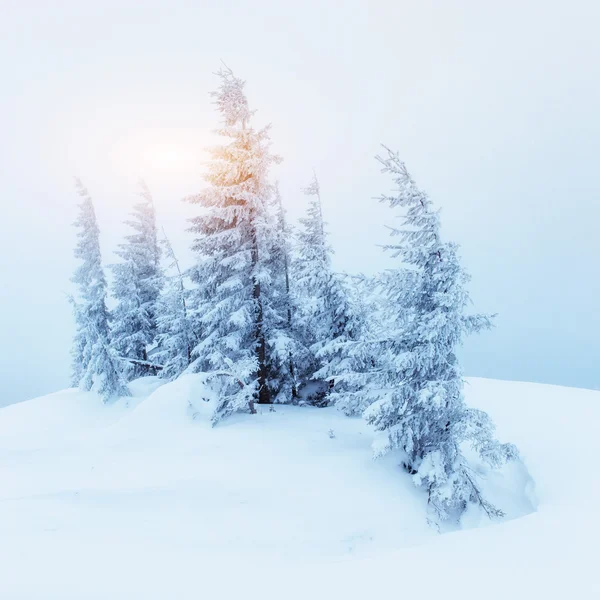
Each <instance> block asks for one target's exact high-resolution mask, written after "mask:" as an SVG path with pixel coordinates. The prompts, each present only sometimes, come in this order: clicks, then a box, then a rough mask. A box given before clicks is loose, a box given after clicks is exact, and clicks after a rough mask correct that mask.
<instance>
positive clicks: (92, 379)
mask: <svg viewBox="0 0 600 600" xmlns="http://www.w3.org/2000/svg"><path fill="white" fill-rule="evenodd" d="M75 183H76V189H77V193H78V194H79V196H80V197H81V202H80V203H79V216H78V218H77V220H76V221H75V223H74V225H75V227H77V228H79V231H78V233H77V237H78V238H79V239H78V242H77V246H76V247H75V258H77V259H79V260H81V264H80V265H79V267H78V268H77V270H76V271H75V275H74V276H73V278H72V281H73V283H75V284H76V285H77V287H78V293H77V297H76V298H75V299H73V301H72V302H73V307H74V313H75V324H76V333H75V339H74V343H73V349H72V360H73V383H74V384H76V385H79V386H80V387H81V388H82V389H84V390H86V391H88V390H91V389H94V390H96V391H97V392H98V393H99V394H100V395H101V396H102V397H103V398H104V401H105V402H106V401H108V400H110V399H111V398H113V397H115V396H128V395H129V391H128V390H127V387H126V385H125V384H124V382H123V379H122V375H121V364H120V361H119V358H118V356H117V354H116V353H115V351H114V349H113V348H112V347H111V339H110V327H109V313H108V310H107V308H106V288H107V286H106V278H105V276H104V270H103V268H102V259H101V254H100V230H99V229H98V223H97V221H96V213H95V211H94V205H93V203H92V199H91V197H90V195H89V194H88V192H87V190H86V189H85V187H84V186H83V185H82V183H81V181H79V180H78V179H76V180H75Z"/></svg>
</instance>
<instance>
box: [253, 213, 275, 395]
mask: <svg viewBox="0 0 600 600" xmlns="http://www.w3.org/2000/svg"><path fill="white" fill-rule="evenodd" d="M258 258H259V257H258V240H257V239H256V229H255V227H254V224H253V225H252V270H253V271H254V269H255V268H256V267H257V265H258ZM252 295H253V297H254V302H255V304H256V307H255V310H256V330H255V332H256V333H255V335H256V358H257V359H258V373H257V374H258V403H259V404H271V393H270V392H269V386H268V385H267V379H268V369H267V343H266V340H265V334H264V331H263V305H262V297H261V295H260V282H259V281H257V280H256V277H255V275H253V294H252Z"/></svg>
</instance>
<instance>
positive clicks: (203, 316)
mask: <svg viewBox="0 0 600 600" xmlns="http://www.w3.org/2000/svg"><path fill="white" fill-rule="evenodd" d="M218 76H219V77H220V80H221V83H220V87H219V89H218V91H216V92H214V93H213V97H214V99H215V104H216V106H217V110H218V111H219V113H220V115H221V118H222V126H221V127H220V129H219V130H218V133H219V134H220V135H221V136H222V137H224V138H225V139H226V140H227V143H225V144H224V145H222V146H219V147H217V148H214V149H213V150H212V158H213V160H212V163H211V165H210V167H209V173H208V175H207V176H206V179H207V181H208V183H209V184H210V185H209V187H207V188H206V189H205V190H203V191H202V192H200V193H199V194H197V195H195V196H191V197H189V198H188V201H190V202H192V203H197V204H200V205H201V206H202V207H203V212H202V214H201V215H199V216H197V217H195V218H193V219H192V227H191V231H192V232H194V233H195V234H196V235H197V238H196V240H195V243H194V246H193V248H194V250H195V251H196V252H197V253H198V265H197V267H196V268H194V269H193V270H192V271H191V275H192V277H193V280H194V283H195V284H196V285H197V290H196V293H195V298H194V306H195V310H197V311H198V314H199V317H200V325H201V327H202V332H203V337H202V339H201V341H200V342H199V343H198V344H197V345H196V347H195V348H194V351H193V358H194V363H193V368H194V370H196V371H203V372H209V373H223V377H222V378H221V380H222V381H226V380H227V376H228V374H229V375H231V377H230V378H229V379H230V381H231V382H232V383H231V385H230V386H229V389H227V390H222V391H221V396H220V397H221V401H220V404H219V406H218V407H217V409H216V413H215V417H214V422H215V423H216V422H217V421H218V420H219V419H220V418H222V417H223V416H226V415H228V414H230V413H231V412H233V411H235V410H238V409H242V408H245V407H247V406H248V405H249V406H250V409H251V410H254V408H253V407H254V400H255V399H257V400H258V402H259V403H262V404H266V403H270V402H271V394H270V389H269V387H270V386H269V356H268V340H267V333H268V331H267V323H266V318H267V316H270V314H269V313H270V311H271V309H272V307H271V306H270V305H269V302H270V299H269V294H268V291H269V286H270V284H271V273H270V269H269V268H268V266H269V260H270V256H269V250H270V249H271V248H272V237H273V231H272V219H271V215H270V212H269V203H270V199H271V197H272V194H273V186H272V184H270V183H269V180H268V172H269V168H270V167H271V165H273V164H275V163H277V162H279V160H280V159H279V158H278V157H277V156H275V155H273V154H271V153H270V150H269V146H270V141H269V128H268V127H266V128H264V129H261V130H255V129H254V128H253V127H251V125H250V119H251V117H252V115H253V111H251V110H250V109H249V107H248V101H247V99H246V96H245V93H244V89H243V88H244V82H243V81H242V80H240V79H239V78H237V77H235V76H234V75H233V73H232V72H231V70H230V69H229V68H226V67H224V68H222V69H221V70H220V71H219V73H218ZM239 384H241V385H239Z"/></svg>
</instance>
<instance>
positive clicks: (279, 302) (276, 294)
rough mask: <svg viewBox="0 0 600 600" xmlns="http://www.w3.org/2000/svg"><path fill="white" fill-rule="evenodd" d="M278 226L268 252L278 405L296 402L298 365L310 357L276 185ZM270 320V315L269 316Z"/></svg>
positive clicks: (287, 228)
mask: <svg viewBox="0 0 600 600" xmlns="http://www.w3.org/2000/svg"><path fill="white" fill-rule="evenodd" d="M273 213H274V214H275V223H274V226H273V235H272V236H271V249H270V251H269V255H270V261H269V270H270V272H271V284H270V292H271V293H270V296H271V306H272V309H273V310H272V315H271V318H267V319H266V321H267V323H268V324H269V325H270V327H269V333H268V335H267V338H268V340H269V347H270V358H271V366H270V387H271V389H272V391H273V394H274V395H275V397H276V398H277V399H276V401H277V402H282V403H287V402H290V401H292V402H294V401H295V399H296V398H297V397H298V385H299V381H298V367H297V365H298V364H302V363H303V362H304V361H306V360H307V358H309V357H310V352H309V351H308V349H307V348H306V347H305V346H304V345H303V344H302V343H301V342H300V339H299V338H300V336H299V335H298V332H297V331H296V330H295V327H294V323H293V316H294V313H295V310H294V306H293V297H292V294H291V276H292V275H291V267H292V243H291V241H292V230H291V228H290V226H289V225H288V223H287V219H286V214H285V209H284V207H283V202H282V199H281V193H280V191H279V185H278V184H275V194H274V196H273ZM267 317H268V316H267Z"/></svg>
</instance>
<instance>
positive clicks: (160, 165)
mask: <svg viewBox="0 0 600 600" xmlns="http://www.w3.org/2000/svg"><path fill="white" fill-rule="evenodd" d="M140 158H141V161H142V164H143V165H144V166H145V167H146V168H147V169H149V170H154V171H162V172H167V173H180V172H182V171H188V170H191V169H193V168H194V167H195V166H198V165H199V162H200V160H199V157H198V156H197V153H196V152H194V151H193V150H192V149H191V148H187V147H186V146H184V145H183V144H176V143H172V142H156V143H153V144H149V145H148V146H146V147H144V149H143V150H142V152H141V157H140Z"/></svg>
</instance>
